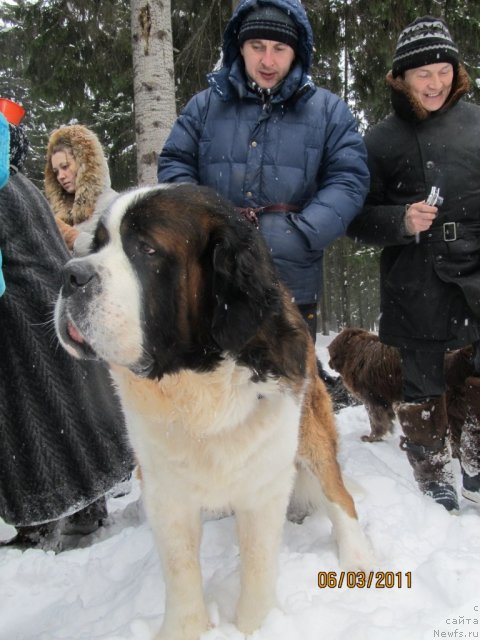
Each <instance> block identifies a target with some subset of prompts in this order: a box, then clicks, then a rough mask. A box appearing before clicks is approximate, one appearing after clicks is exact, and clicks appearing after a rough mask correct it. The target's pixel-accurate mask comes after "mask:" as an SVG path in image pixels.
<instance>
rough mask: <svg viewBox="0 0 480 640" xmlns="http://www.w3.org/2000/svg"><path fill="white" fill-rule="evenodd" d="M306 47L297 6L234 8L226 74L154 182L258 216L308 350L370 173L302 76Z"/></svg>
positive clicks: (189, 114) (174, 139) (263, 0)
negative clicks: (330, 249) (207, 192)
mask: <svg viewBox="0 0 480 640" xmlns="http://www.w3.org/2000/svg"><path fill="white" fill-rule="evenodd" d="M312 45H313V34H312V28H311V25H310V23H309V21H308V18H307V16H306V13H305V11H304V9H303V7H302V5H301V4H300V2H298V1H297V0H243V1H242V2H240V3H239V5H238V7H237V8H236V10H235V11H234V13H233V16H232V18H231V19H230V21H229V23H228V24H227V27H226V29H225V33H224V41H223V60H222V67H221V68H220V69H219V70H218V71H215V72H213V73H211V74H209V76H208V82H209V85H210V88H208V89H206V90H205V91H201V92H200V93H198V94H197V95H195V96H194V97H193V98H192V99H191V100H190V102H189V103H188V104H187V106H186V107H185V109H184V110H183V112H182V113H181V115H180V116H179V118H178V119H177V121H176V123H175V125H174V127H173V129H172V131H171V133H170V136H169V138H168V140H167V142H166V144H165V146H164V148H163V150H162V152H161V154H160V157H159V161H158V180H159V182H194V183H199V184H203V185H207V186H209V187H212V188H214V189H216V190H217V191H218V192H219V193H220V194H221V195H222V196H224V197H226V198H228V199H229V200H230V201H232V202H233V203H234V204H235V205H236V206H237V207H239V208H241V209H243V210H244V212H246V213H249V214H252V213H253V214H254V215H255V216H256V218H257V219H258V223H259V226H260V230H261V232H262V234H263V236H264V238H265V240H266V243H267V245H268V246H269V248H270V250H271V252H272V257H273V259H274V262H275V265H276V267H277V270H278V272H279V275H280V278H281V279H282V280H283V282H284V283H285V284H286V285H287V286H288V288H289V289H290V291H291V292H292V296H293V298H294V299H295V302H296V303H297V305H298V306H299V308H300V311H301V312H302V315H303V316H304V318H305V319H306V321H307V323H308V324H309V327H310V331H311V333H312V336H313V339H314V340H315V337H316V309H317V301H318V299H319V297H320V295H321V289H322V262H323V252H324V249H325V248H326V247H327V246H328V245H329V244H330V243H331V242H333V241H334V240H335V239H336V238H338V237H339V236H342V235H343V234H344V233H345V230H346V228H347V226H348V224H349V223H350V222H351V220H352V219H353V218H354V217H355V216H356V215H357V214H358V213H359V212H360V211H361V209H362V205H363V201H364V199H365V197H366V194H367V192H368V187H369V174H368V169H367V165H366V152H365V148H364V145H363V141H362V139H361V137H360V135H359V134H358V132H357V128H356V123H355V120H354V118H353V116H352V114H351V113H350V111H349V109H348V107H347V105H346V104H345V102H344V101H343V100H341V99H340V98H338V97H337V96H335V95H334V94H332V93H331V92H329V91H327V90H326V89H321V88H318V87H316V86H315V85H314V84H313V82H312V79H311V77H310V76H309V75H308V72H309V68H310V62H311V55H312Z"/></svg>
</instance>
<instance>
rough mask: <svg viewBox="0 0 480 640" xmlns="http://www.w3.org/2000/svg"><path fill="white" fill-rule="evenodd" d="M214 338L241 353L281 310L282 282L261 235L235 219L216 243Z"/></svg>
mask: <svg viewBox="0 0 480 640" xmlns="http://www.w3.org/2000/svg"><path fill="white" fill-rule="evenodd" d="M212 262H213V296H214V306H215V309H214V313H213V318H212V336H213V338H214V340H215V342H216V343H217V344H218V345H219V346H220V347H221V348H222V349H224V350H226V351H231V352H238V351H239V350H240V349H241V348H242V347H243V346H244V345H245V344H246V343H247V342H248V341H249V340H250V339H251V338H252V337H253V336H254V335H255V334H256V333H257V331H258V329H259V327H260V326H261V325H262V324H263V323H264V322H265V321H266V320H267V319H268V318H269V317H271V315H273V314H274V313H276V312H277V311H278V310H279V309H280V307H281V290H280V287H279V284H278V278H277V275H276V272H275V269H274V266H273V262H272V260H271V258H270V255H269V253H268V250H267V248H266V246H265V244H264V241H263V238H262V237H261V235H260V232H259V231H258V230H257V229H256V228H255V227H254V226H253V225H251V224H250V223H249V222H246V221H245V220H243V219H241V220H235V218H231V219H230V220H229V224H227V225H226V226H225V227H224V228H223V229H221V230H220V231H219V232H218V233H217V234H216V238H215V241H214V247H213V252H212Z"/></svg>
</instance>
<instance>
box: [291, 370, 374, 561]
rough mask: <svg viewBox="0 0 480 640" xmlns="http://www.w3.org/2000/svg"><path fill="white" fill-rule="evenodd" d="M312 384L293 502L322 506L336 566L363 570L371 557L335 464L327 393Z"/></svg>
mask: <svg viewBox="0 0 480 640" xmlns="http://www.w3.org/2000/svg"><path fill="white" fill-rule="evenodd" d="M312 384H313V385H314V386H313V389H312V390H311V392H310V395H309V399H308V402H307V403H306V404H305V409H304V414H303V417H302V425H301V431H300V442H299V448H298V454H297V463H298V466H299V476H298V479H297V484H296V490H298V489H300V490H301V492H302V493H303V495H297V496H294V498H293V499H294V501H300V502H302V501H303V502H304V503H305V504H308V505H309V506H310V508H311V509H314V510H315V509H318V508H320V507H321V506H322V505H324V506H325V507H326V509H327V514H328V516H329V517H330V520H331V521H332V525H333V533H334V536H335V539H336V543H337V546H338V552H339V559H340V564H341V565H342V566H344V567H346V568H352V569H355V568H357V569H367V568H370V567H371V566H372V564H373V556H372V552H371V548H370V545H369V543H368V541H367V539H366V537H365V534H364V533H363V531H362V529H361V527H360V524H359V522H358V519H357V513H356V510H355V505H354V503H353V499H352V496H351V495H350V494H349V493H348V491H347V489H346V488H345V485H344V483H343V479H342V474H341V471H340V467H339V465H338V462H337V447H336V430H335V422H334V418H333V413H332V411H331V406H330V403H329V401H327V402H326V401H325V395H326V394H327V392H326V390H325V389H324V388H323V384H322V383H321V381H320V380H318V379H317V380H315V381H314V382H313V383H312ZM327 400H328V399H327Z"/></svg>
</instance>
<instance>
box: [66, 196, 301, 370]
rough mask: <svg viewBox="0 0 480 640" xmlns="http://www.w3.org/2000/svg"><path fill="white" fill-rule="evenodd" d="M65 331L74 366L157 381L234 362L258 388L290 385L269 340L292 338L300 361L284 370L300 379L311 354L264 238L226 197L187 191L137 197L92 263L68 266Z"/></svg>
mask: <svg viewBox="0 0 480 640" xmlns="http://www.w3.org/2000/svg"><path fill="white" fill-rule="evenodd" d="M292 325H293V326H292ZM56 328H57V333H58V335H59V338H60V341H61V342H62V344H63V346H64V347H65V348H66V349H67V350H68V351H69V352H70V353H71V354H72V355H74V356H76V357H99V358H102V359H103V360H106V361H107V362H109V363H111V364H117V365H120V366H125V367H128V368H129V369H131V370H132V371H134V372H135V373H137V374H139V375H143V376H147V377H149V378H160V377H162V376H163V375H164V374H165V373H173V372H175V371H178V370H179V369H182V368H189V369H194V370H197V371H207V370H210V369H212V368H214V367H215V366H217V365H218V363H219V362H220V361H221V360H222V359H223V358H225V357H226V356H231V357H234V358H235V359H236V360H237V362H240V363H241V364H245V365H246V366H249V367H250V368H251V369H252V371H255V374H256V375H257V376H259V377H262V376H263V377H265V376H267V375H286V370H283V371H279V370H278V368H283V369H286V368H288V367H287V365H284V364H281V363H280V362H281V359H280V358H277V359H276V362H277V365H278V368H277V370H276V371H273V369H275V368H276V367H275V366H274V365H273V364H272V362H273V361H274V360H275V358H273V357H268V358H267V357H265V353H266V351H267V349H268V344H266V343H268V341H267V339H266V338H265V336H267V335H275V336H277V338H278V341H280V340H281V338H282V335H283V334H285V335H286V334H287V333H290V334H291V332H292V331H293V333H294V334H295V335H296V339H295V340H292V339H290V340H286V341H285V343H286V344H288V345H289V346H288V349H293V350H295V349H298V350H299V354H300V357H297V356H298V354H296V355H295V356H294V354H293V353H292V354H290V355H289V357H288V358H286V359H285V362H288V363H290V364H289V365H288V366H291V367H294V368H296V369H297V372H298V371H299V370H300V368H301V367H300V365H299V364H296V365H295V366H294V364H293V363H294V362H297V363H298V362H302V363H304V362H305V349H306V344H307V341H306V337H305V336H304V335H303V334H304V331H303V324H302V320H301V318H300V316H298V317H297V316H295V315H294V314H293V315H292V314H291V313H289V314H287V313H286V312H285V291H284V289H283V288H282V286H281V285H280V284H279V282H278V278H277V276H276V272H275V269H274V266H273V262H272V260H271V257H270V254H269V251H268V249H267V247H266V246H265V244H264V242H263V238H262V236H261V234H260V233H259V232H258V230H257V229H256V228H255V227H254V226H253V225H252V224H250V223H249V222H247V221H246V220H245V219H244V218H243V217H242V216H241V215H240V214H237V213H236V212H235V210H234V208H233V207H232V206H231V204H230V203H228V202H226V201H225V200H223V199H222V198H220V197H219V196H218V195H217V194H216V193H215V192H213V191H211V190H210V189H207V188H205V187H199V186H195V185H188V184H178V185H159V186H157V187H146V188H143V189H136V190H133V191H131V192H127V193H124V194H122V195H120V196H119V197H118V198H117V199H116V200H115V201H114V202H113V203H112V205H111V206H110V209H109V211H107V212H106V213H105V214H104V215H103V216H102V218H101V219H100V221H99V223H98V226H97V229H96V232H95V236H94V239H93V243H92V246H91V250H90V253H89V254H88V255H87V256H85V257H82V258H74V259H72V260H71V261H70V262H69V263H68V264H67V265H66V266H65V269H64V284H63V287H62V291H61V293H60V296H59V299H58V302H57V307H56ZM259 335H262V336H264V339H263V342H262V340H260V339H259V337H258V336H259ZM292 345H293V346H292ZM285 348H287V347H285ZM269 355H271V354H269ZM302 366H304V364H302Z"/></svg>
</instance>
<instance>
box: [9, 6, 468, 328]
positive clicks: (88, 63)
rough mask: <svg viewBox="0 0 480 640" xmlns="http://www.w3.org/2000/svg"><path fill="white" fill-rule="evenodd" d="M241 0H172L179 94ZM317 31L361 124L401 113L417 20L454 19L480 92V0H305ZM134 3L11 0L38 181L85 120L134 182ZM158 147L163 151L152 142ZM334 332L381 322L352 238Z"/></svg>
mask: <svg viewBox="0 0 480 640" xmlns="http://www.w3.org/2000/svg"><path fill="white" fill-rule="evenodd" d="M146 1H147V0H146ZM235 4H236V2H235V0H172V25H173V45H174V55H175V77H176V101H177V108H178V109H180V108H181V107H182V106H183V105H184V104H185V103H186V102H187V100H188V99H189V98H190V97H191V96H192V95H193V94H194V93H195V92H197V91H199V90H200V89H203V88H205V87H206V78H205V76H206V73H207V72H208V71H210V70H211V69H212V68H213V67H214V65H215V64H216V63H217V62H218V61H219V59H220V48H221V43H222V34H223V29H224V26H225V24H226V22H227V20H228V18H229V17H230V15H231V11H232V8H233V6H234V5H235ZM304 5H305V8H306V10H307V13H308V15H309V18H310V20H311V22H312V26H313V30H314V34H315V52H314V57H313V68H312V75H313V78H314V80H315V82H316V83H317V84H318V85H320V86H325V87H327V88H329V89H330V90H332V91H334V92H335V93H337V94H339V95H341V96H342V97H343V98H344V99H345V100H346V101H347V102H348V104H349V106H350V108H351V109H352V111H353V112H354V113H355V115H356V116H357V118H358V121H359V125H360V128H361V130H365V129H367V128H368V127H369V126H371V125H373V124H375V123H376V122H378V121H379V120H380V119H381V118H383V117H384V116H385V115H386V114H387V113H388V112H389V111H390V100H389V92H388V90H387V87H386V83H385V75H386V72H387V71H388V70H389V69H390V66H391V60H392V55H393V51H394V49H395V45H396V39H397V37H398V34H399V33H400V31H401V30H402V29H403V28H404V27H405V26H406V25H407V24H408V23H409V22H411V21H412V20H413V19H414V18H415V17H417V16H421V15H426V14H430V15H438V16H443V17H444V18H445V19H446V21H447V23H448V25H449V27H450V30H451V32H452V36H453V38H454V39H455V40H456V42H457V43H458V45H459V48H460V55H461V58H462V60H463V61H464V64H465V66H466V68H467V71H468V72H469V74H470V77H471V78H472V80H473V89H472V92H471V95H470V96H468V99H471V100H474V101H476V102H478V101H479V99H480V46H479V45H480V3H478V2H477V1H476V0H405V1H404V2H401V3H392V2H386V1H385V0H304ZM132 75H133V72H132V56H131V32H130V0H102V1H101V2H99V1H98V0H7V1H6V2H3V3H1V4H0V95H2V96H5V97H9V98H12V99H14V100H17V101H19V102H21V103H22V104H23V105H24V106H25V107H26V109H27V116H26V119H25V123H26V126H27V129H28V135H29V139H30V143H31V154H30V159H29V163H28V166H27V173H28V175H29V177H30V178H32V179H33V180H34V181H35V182H36V183H37V185H38V186H40V187H41V186H42V183H43V168H44V157H45V149H46V143H47V139H48V134H49V132H50V131H51V130H52V129H53V128H55V127H57V126H59V125H60V124H67V123H69V122H71V121H79V122H81V123H82V124H85V125H87V126H89V127H91V128H92V129H93V130H94V131H95V132H96V133H97V135H98V136H99V138H100V140H101V141H102V143H103V144H104V146H105V148H106V150H107V152H108V156H109V164H110V168H111V175H112V182H113V186H114V188H116V189H123V188H127V187H129V186H131V185H132V184H134V183H135V179H136V171H135V166H134V165H135V152H134V149H135V135H134V117H133V77H132ZM152 151H154V152H156V151H158V149H154V150H152ZM321 309H322V322H323V325H324V328H325V329H328V328H330V329H332V330H337V329H338V328H339V327H340V326H345V325H349V324H357V325H358V324H359V325H361V326H365V327H367V328H370V329H375V328H376V323H377V315H378V311H377V309H378V251H376V250H374V249H371V248H368V247H363V248H362V247H358V246H354V245H353V243H351V242H350V241H349V240H347V239H342V240H339V241H337V242H336V243H335V244H334V246H333V247H331V248H330V249H329V250H328V251H327V259H326V266H325V297H324V300H323V301H322V304H321Z"/></svg>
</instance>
